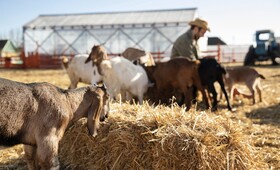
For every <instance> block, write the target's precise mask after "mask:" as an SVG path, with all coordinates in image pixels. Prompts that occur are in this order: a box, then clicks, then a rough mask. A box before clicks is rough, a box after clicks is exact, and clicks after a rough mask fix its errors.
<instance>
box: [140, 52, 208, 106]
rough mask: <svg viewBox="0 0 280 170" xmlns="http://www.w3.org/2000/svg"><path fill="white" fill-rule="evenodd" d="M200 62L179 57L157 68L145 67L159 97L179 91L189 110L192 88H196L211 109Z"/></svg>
mask: <svg viewBox="0 0 280 170" xmlns="http://www.w3.org/2000/svg"><path fill="white" fill-rule="evenodd" d="M199 63H200V62H199V61H189V60H188V59H186V58H182V57H177V58H174V59H171V60H169V61H167V62H163V63H157V64H156V66H150V67H144V68H145V70H146V72H147V75H148V78H149V79H150V81H151V82H153V83H155V86H156V90H157V97H158V98H160V95H161V94H162V93H164V92H166V91H169V92H170V90H171V89H175V90H178V91H179V92H180V93H182V94H183V95H184V98H185V101H184V103H185V104H186V106H187V110H188V109H190V107H191V100H192V98H193V96H192V88H191V87H192V86H193V85H194V86H196V87H197V89H198V90H200V91H201V93H202V95H203V99H204V102H205V104H206V107H207V108H209V106H210V105H209V100H208V96H207V95H206V92H205V90H204V89H203V87H202V85H201V81H200V77H199V73H198V67H199Z"/></svg>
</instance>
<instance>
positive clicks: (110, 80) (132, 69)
mask: <svg viewBox="0 0 280 170" xmlns="http://www.w3.org/2000/svg"><path fill="white" fill-rule="evenodd" d="M100 68H101V74H102V76H103V81H104V84H105V85H106V86H107V87H108V91H109V92H111V95H112V96H113V97H117V95H118V94H119V93H121V94H122V95H123V94H125V93H124V92H126V97H127V99H130V98H131V97H132V96H137V98H138V101H139V104H142V103H143V95H144V93H145V92H146V91H147V89H148V86H149V81H148V77H147V74H146V72H145V70H144V69H143V68H142V66H139V65H134V64H133V63H132V62H130V61H129V60H127V59H125V58H123V57H114V58H112V59H111V60H103V61H102V62H101V64H100Z"/></svg>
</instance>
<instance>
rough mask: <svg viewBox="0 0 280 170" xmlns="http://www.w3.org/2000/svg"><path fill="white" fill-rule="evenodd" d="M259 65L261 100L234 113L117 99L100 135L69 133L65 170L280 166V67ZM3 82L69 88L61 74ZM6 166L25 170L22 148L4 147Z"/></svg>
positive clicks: (36, 73)
mask: <svg viewBox="0 0 280 170" xmlns="http://www.w3.org/2000/svg"><path fill="white" fill-rule="evenodd" d="M224 66H226V65H224ZM254 68H255V69H256V70H257V71H258V72H259V73H260V74H262V75H264V76H265V77H266V79H265V80H262V87H263V102H262V103H259V102H258V100H257V103H256V104H254V105H252V104H251V103H252V101H251V100H249V99H245V98H242V97H241V96H238V100H235V101H234V102H233V103H232V105H233V107H234V108H236V111H234V112H229V111H227V109H226V102H225V101H224V100H223V101H221V102H220V106H219V107H218V109H219V110H218V111H217V112H214V113H212V112H210V111H208V110H206V111H203V110H201V109H200V108H199V106H197V105H194V106H193V108H191V109H190V110H189V111H188V112H185V111H184V108H183V107H179V106H178V105H176V104H173V105H172V106H170V107H167V106H162V105H152V104H149V103H148V101H145V102H144V104H143V105H142V106H139V105H137V104H129V103H118V102H112V103H111V111H112V113H111V114H110V116H109V119H108V120H107V121H106V122H105V123H102V124H101V127H100V129H99V131H98V136H97V137H96V138H91V137H89V136H88V132H87V129H86V126H85V124H86V121H85V120H84V119H82V120H80V121H78V122H77V123H75V124H74V126H72V127H71V128H70V129H69V130H68V131H67V132H66V134H65V136H64V138H63V140H62V141H61V143H60V149H59V160H60V164H61V168H62V169H280V156H279V152H280V128H279V127H280V90H279V87H280V67H279V66H270V65H262V66H256V67H254ZM0 77H2V78H7V79H11V80H15V81H19V82H26V83H29V82H49V83H52V84H54V85H56V86H59V87H61V88H65V89H66V88H67V87H68V86H69V84H70V81H69V78H68V77H67V74H66V72H65V71H64V70H63V69H55V70H51V69H46V70H36V69H27V70H9V69H2V70H0ZM84 85H85V84H79V86H84ZM240 88H243V87H241V86H240ZM244 90H245V89H244ZM196 107H197V108H196ZM0 169H27V166H26V163H25V162H24V152H23V147H22V145H17V146H14V147H11V148H3V149H2V150H0Z"/></svg>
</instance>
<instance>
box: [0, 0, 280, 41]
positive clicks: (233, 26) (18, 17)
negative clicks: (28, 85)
mask: <svg viewBox="0 0 280 170" xmlns="http://www.w3.org/2000/svg"><path fill="white" fill-rule="evenodd" d="M0 7H1V10H0V16H1V21H0V36H1V35H9V33H10V30H14V32H15V31H21V29H22V26H23V25H24V24H26V23H27V22H29V21H31V20H32V19H34V18H36V17H37V16H38V15H41V14H65V13H91V12H112V11H133V10H154V9H176V8H193V7H196V8H198V15H199V17H202V18H204V19H206V20H208V22H209V25H210V27H211V32H210V33H207V36H218V37H220V38H221V39H223V40H224V41H225V42H226V43H228V44H251V42H252V37H253V33H254V32H255V31H256V30H259V29H272V30H274V32H275V35H276V36H280V21H279V17H280V0H266V1H264V0H252V1H249V0H247V1H246V0H234V1H233V0H230V1H226V0H207V1H206V0H203V1H202V0H1V1H0Z"/></svg>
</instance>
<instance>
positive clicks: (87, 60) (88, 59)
mask: <svg viewBox="0 0 280 170" xmlns="http://www.w3.org/2000/svg"><path fill="white" fill-rule="evenodd" d="M90 61H91V53H90V54H89V55H88V58H87V59H86V61H85V64H86V63H88V62H90Z"/></svg>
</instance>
